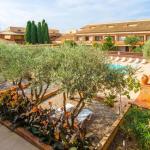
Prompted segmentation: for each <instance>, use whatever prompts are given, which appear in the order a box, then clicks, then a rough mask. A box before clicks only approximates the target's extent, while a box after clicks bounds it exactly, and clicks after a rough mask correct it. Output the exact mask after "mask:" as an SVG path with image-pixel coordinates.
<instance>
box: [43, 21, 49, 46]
mask: <svg viewBox="0 0 150 150" xmlns="http://www.w3.org/2000/svg"><path fill="white" fill-rule="evenodd" d="M44 26H45V27H44V28H45V30H44V31H45V32H44V43H46V44H47V43H49V42H50V39H49V33H48V25H47V23H45V25H44Z"/></svg>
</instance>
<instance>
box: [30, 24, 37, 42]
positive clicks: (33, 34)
mask: <svg viewBox="0 0 150 150" xmlns="http://www.w3.org/2000/svg"><path fill="white" fill-rule="evenodd" d="M31 43H32V44H36V43H37V26H36V24H35V22H34V21H32V24H31Z"/></svg>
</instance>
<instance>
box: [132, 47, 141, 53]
mask: <svg viewBox="0 0 150 150" xmlns="http://www.w3.org/2000/svg"><path fill="white" fill-rule="evenodd" d="M142 50H143V47H142V46H138V47H136V48H134V49H133V52H136V53H142Z"/></svg>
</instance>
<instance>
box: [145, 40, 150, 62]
mask: <svg viewBox="0 0 150 150" xmlns="http://www.w3.org/2000/svg"><path fill="white" fill-rule="evenodd" d="M143 55H144V57H145V58H146V59H148V60H150V40H149V41H147V42H146V43H145V44H144V46H143Z"/></svg>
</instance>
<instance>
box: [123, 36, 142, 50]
mask: <svg viewBox="0 0 150 150" xmlns="http://www.w3.org/2000/svg"><path fill="white" fill-rule="evenodd" d="M139 41H140V38H139V37H137V36H127V37H126V38H125V40H124V42H125V44H127V45H130V46H131V49H130V50H131V51H132V50H133V49H134V48H135V45H136V44H137V43H138V42H139Z"/></svg>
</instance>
